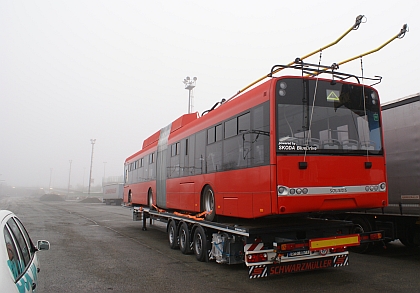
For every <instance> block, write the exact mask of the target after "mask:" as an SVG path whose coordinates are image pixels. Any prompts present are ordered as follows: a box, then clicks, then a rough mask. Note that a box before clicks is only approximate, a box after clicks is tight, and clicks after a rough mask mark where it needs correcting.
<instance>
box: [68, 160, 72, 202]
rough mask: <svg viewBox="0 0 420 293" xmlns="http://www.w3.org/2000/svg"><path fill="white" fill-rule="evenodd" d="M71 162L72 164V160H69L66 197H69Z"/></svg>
mask: <svg viewBox="0 0 420 293" xmlns="http://www.w3.org/2000/svg"><path fill="white" fill-rule="evenodd" d="M71 162H72V160H69V163H70V169H69V184H68V185H67V197H69V193H70V175H71Z"/></svg>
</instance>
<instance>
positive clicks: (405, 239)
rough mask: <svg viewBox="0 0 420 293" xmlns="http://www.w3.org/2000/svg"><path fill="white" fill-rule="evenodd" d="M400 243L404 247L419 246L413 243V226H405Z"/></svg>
mask: <svg viewBox="0 0 420 293" xmlns="http://www.w3.org/2000/svg"><path fill="white" fill-rule="evenodd" d="M399 239H400V241H401V243H402V244H404V246H406V247H418V246H419V244H418V243H416V241H415V229H414V227H413V226H408V225H407V226H406V227H405V231H404V236H401V237H400V238H399Z"/></svg>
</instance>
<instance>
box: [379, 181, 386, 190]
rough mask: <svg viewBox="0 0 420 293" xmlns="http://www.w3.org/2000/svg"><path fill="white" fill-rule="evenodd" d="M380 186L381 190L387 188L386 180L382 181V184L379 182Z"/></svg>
mask: <svg viewBox="0 0 420 293" xmlns="http://www.w3.org/2000/svg"><path fill="white" fill-rule="evenodd" d="M379 188H380V189H381V190H385V189H386V184H385V182H382V183H381V184H379Z"/></svg>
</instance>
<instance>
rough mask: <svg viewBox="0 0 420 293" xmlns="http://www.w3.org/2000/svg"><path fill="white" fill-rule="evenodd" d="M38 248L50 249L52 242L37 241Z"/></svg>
mask: <svg viewBox="0 0 420 293" xmlns="http://www.w3.org/2000/svg"><path fill="white" fill-rule="evenodd" d="M36 248H37V249H38V250H49V249H50V242H49V241H47V240H38V241H37V243H36Z"/></svg>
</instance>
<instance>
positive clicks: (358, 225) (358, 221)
mask: <svg viewBox="0 0 420 293" xmlns="http://www.w3.org/2000/svg"><path fill="white" fill-rule="evenodd" d="M349 220H350V221H352V222H353V224H354V225H355V226H354V227H353V229H352V233H356V234H360V233H365V232H371V231H372V226H371V225H370V222H369V220H366V219H364V218H363V217H360V216H354V217H352V218H350V219H349ZM372 248H373V243H364V244H361V245H359V246H354V247H350V248H349V250H351V251H353V252H357V253H367V252H369V251H371V250H372Z"/></svg>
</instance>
